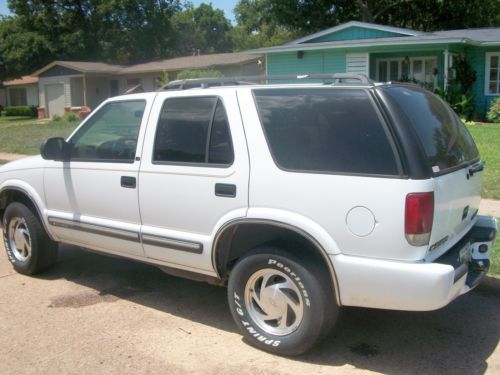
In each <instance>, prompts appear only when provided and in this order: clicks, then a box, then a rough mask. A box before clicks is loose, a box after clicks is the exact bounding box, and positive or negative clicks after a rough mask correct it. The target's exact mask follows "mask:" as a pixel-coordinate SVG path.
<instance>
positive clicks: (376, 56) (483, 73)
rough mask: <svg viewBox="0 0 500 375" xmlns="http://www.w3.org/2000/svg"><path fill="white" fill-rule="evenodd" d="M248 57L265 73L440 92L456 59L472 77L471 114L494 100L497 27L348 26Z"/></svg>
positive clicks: (499, 58) (498, 79)
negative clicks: (354, 76)
mask: <svg viewBox="0 0 500 375" xmlns="http://www.w3.org/2000/svg"><path fill="white" fill-rule="evenodd" d="M251 52H252V53H259V54H264V55H265V56H266V59H265V61H266V73H267V74H268V75H278V74H305V73H309V74H313V73H345V72H348V73H363V74H366V75H368V76H369V77H370V78H372V79H374V80H377V81H396V80H415V81H417V82H418V83H419V84H421V85H423V86H425V87H427V88H429V89H435V88H436V87H438V86H440V87H442V88H446V87H447V85H448V80H449V79H453V77H454V74H455V72H454V66H455V64H456V63H457V59H459V58H465V60H466V61H467V62H468V64H469V65H470V66H471V68H472V69H473V70H474V71H475V72H476V81H475V83H474V85H473V92H474V96H475V100H476V111H477V112H479V113H483V114H484V113H485V112H487V110H488V108H489V104H490V102H491V101H492V100H493V99H494V98H495V97H498V96H500V87H499V83H500V28H484V29H464V30H448V31H434V32H420V31H415V30H409V29H401V28H396V27H390V26H383V25H376V24H371V23H364V22H356V21H351V22H347V23H344V24H341V25H339V26H336V27H332V28H330V29H327V30H324V31H321V32H318V33H315V34H312V35H309V36H306V37H304V38H301V39H297V40H294V41H291V42H289V43H287V44H284V45H281V46H276V47H269V48H261V49H258V50H255V51H251Z"/></svg>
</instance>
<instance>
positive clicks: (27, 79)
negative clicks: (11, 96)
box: [3, 76, 38, 86]
mask: <svg viewBox="0 0 500 375" xmlns="http://www.w3.org/2000/svg"><path fill="white" fill-rule="evenodd" d="M37 82H38V77H33V76H22V77H21V78H17V79H11V80H10V81H4V82H3V85H4V86H20V85H30V84H34V83H37Z"/></svg>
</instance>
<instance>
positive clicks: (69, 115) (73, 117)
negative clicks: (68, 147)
mask: <svg viewBox="0 0 500 375" xmlns="http://www.w3.org/2000/svg"><path fill="white" fill-rule="evenodd" d="M62 120H63V121H66V122H78V121H80V118H79V117H78V115H77V114H76V113H74V112H66V113H65V114H64V116H63V117H62Z"/></svg>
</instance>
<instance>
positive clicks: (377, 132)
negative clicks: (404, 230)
mask: <svg viewBox="0 0 500 375" xmlns="http://www.w3.org/2000/svg"><path fill="white" fill-rule="evenodd" d="M254 96H255V101H256V103H257V107H258V111H259V116H260V120H261V123H262V125H263V129H264V132H265V135H266V138H267V142H268V145H269V147H270V150H271V153H272V155H273V157H274V160H275V162H276V163H277V165H278V166H279V167H280V168H283V169H286V170H294V171H312V172H326V173H347V174H368V175H397V174H398V168H397V163H396V159H395V156H394V152H393V149H392V147H391V144H390V142H389V140H388V137H387V134H386V131H385V129H384V126H383V125H382V123H381V121H380V118H379V116H378V115H377V112H376V110H375V108H374V106H373V103H372V101H371V99H370V97H369V94H368V93H367V92H366V91H364V90H361V89H327V88H325V89H322V88H314V89H304V88H300V89H298V88H290V89H288V88H285V89H260V90H254Z"/></svg>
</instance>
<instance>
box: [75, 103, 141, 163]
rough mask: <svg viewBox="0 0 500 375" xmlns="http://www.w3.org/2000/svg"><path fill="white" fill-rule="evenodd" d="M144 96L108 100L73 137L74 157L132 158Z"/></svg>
mask: <svg viewBox="0 0 500 375" xmlns="http://www.w3.org/2000/svg"><path fill="white" fill-rule="evenodd" d="M145 106H146V102H145V101H144V100H131V101H123V102H114V103H108V104H106V105H105V106H104V107H102V108H101V109H99V110H98V111H97V112H96V113H95V114H94V115H93V116H92V117H91V118H90V119H89V120H88V121H87V122H86V123H85V125H84V126H83V127H82V128H80V130H79V131H78V132H77V133H76V134H75V135H74V136H73V137H72V138H71V140H70V144H71V145H72V150H71V159H72V160H88V161H111V162H113V161H119V162H133V161H134V158H135V150H136V147H137V137H138V135H139V128H140V126H141V121H142V116H143V114H144V107H145Z"/></svg>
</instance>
